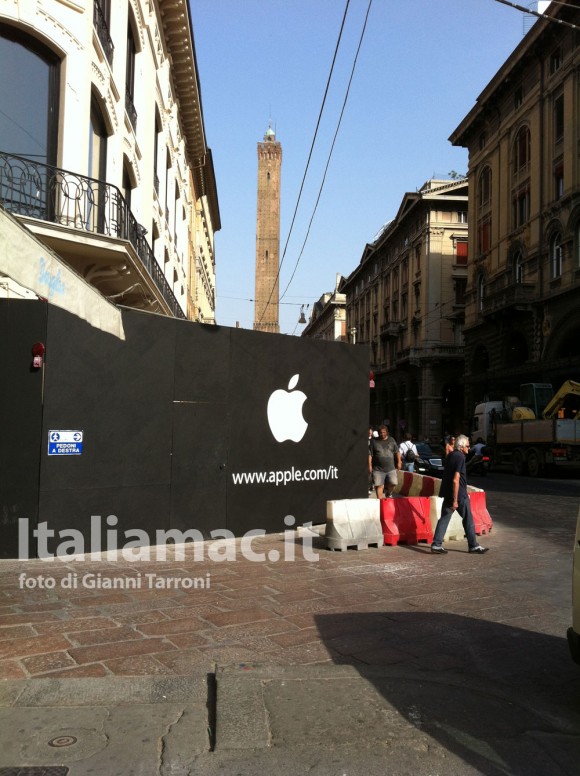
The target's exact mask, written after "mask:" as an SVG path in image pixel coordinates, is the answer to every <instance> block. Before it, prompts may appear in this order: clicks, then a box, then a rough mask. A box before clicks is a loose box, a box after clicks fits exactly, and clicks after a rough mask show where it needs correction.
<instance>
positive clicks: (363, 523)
mask: <svg viewBox="0 0 580 776" xmlns="http://www.w3.org/2000/svg"><path fill="white" fill-rule="evenodd" d="M324 539H325V542H326V546H327V548H328V549H329V550H348V549H357V550H366V549H368V547H370V546H375V547H382V546H383V544H384V540H383V531H382V528H381V520H380V511H379V502H378V501H377V500H376V499H370V498H364V499H362V498H360V499H358V498H357V499H340V500H337V501H327V502H326V526H325V531H324Z"/></svg>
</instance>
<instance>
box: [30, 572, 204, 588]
mask: <svg viewBox="0 0 580 776" xmlns="http://www.w3.org/2000/svg"><path fill="white" fill-rule="evenodd" d="M18 585H19V587H20V589H21V590H23V589H24V588H26V589H27V590H37V589H38V590H54V588H56V587H60V588H62V589H63V590H77V589H79V588H81V589H82V588H84V589H85V590H143V589H148V590H209V589H210V587H211V574H210V573H209V572H207V573H206V575H205V576H204V577H186V576H183V577H165V576H162V575H161V574H154V573H151V574H141V573H140V572H137V574H134V575H133V576H122V577H110V576H107V575H105V574H101V573H100V572H99V573H97V574H77V573H76V572H75V571H70V572H69V573H68V574H65V575H64V576H63V577H60V578H58V577H51V576H48V575H46V574H38V575H36V576H33V575H32V574H26V573H25V572H23V573H22V574H19V575H18Z"/></svg>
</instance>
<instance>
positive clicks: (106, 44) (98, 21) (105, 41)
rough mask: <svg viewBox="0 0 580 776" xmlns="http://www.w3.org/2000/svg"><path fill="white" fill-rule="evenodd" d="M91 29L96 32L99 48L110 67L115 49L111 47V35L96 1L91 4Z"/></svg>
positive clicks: (99, 5)
mask: <svg viewBox="0 0 580 776" xmlns="http://www.w3.org/2000/svg"><path fill="white" fill-rule="evenodd" d="M93 27H94V28H95V30H96V31H97V37H98V38H99V40H100V41H101V46H102V47H103V51H104V52H105V56H106V57H107V62H108V63H109V64H110V65H112V64H113V51H114V50H115V47H114V45H113V41H112V40H111V34H110V33H109V26H108V24H107V20H106V19H105V15H104V13H103V10H102V8H101V4H100V3H99V2H98V0H96V1H95V3H94V4H93Z"/></svg>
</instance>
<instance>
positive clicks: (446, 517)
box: [433, 496, 477, 548]
mask: <svg viewBox="0 0 580 776" xmlns="http://www.w3.org/2000/svg"><path fill="white" fill-rule="evenodd" d="M453 511H454V510H453V506H452V504H450V503H449V502H445V501H444V502H443V506H442V507H441V517H440V518H439V520H438V522H437V526H436V527H435V534H434V535H433V544H434V545H435V546H436V547H441V545H442V544H443V539H444V538H445V533H446V531H447V528H448V526H449V521H450V520H451V515H452V514H453ZM457 511H458V512H459V514H460V515H461V520H462V522H463V530H464V531H465V536H466V537H467V544H468V545H469V547H470V548H471V547H477V537H476V535H475V525H474V523H473V515H472V514H471V504H470V503H469V496H468V497H467V498H466V499H465V501H461V502H460V503H459V505H458V507H457Z"/></svg>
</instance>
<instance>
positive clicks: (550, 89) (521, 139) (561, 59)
mask: <svg viewBox="0 0 580 776" xmlns="http://www.w3.org/2000/svg"><path fill="white" fill-rule="evenodd" d="M546 13H547V15H548V16H551V17H553V18H554V19H557V20H558V21H557V22H556V21H553V20H549V19H540V20H538V21H537V22H536V23H535V25H534V26H533V27H532V28H531V30H530V31H529V32H528V34H527V35H526V37H525V38H524V39H523V40H522V42H521V43H520V44H519V46H518V47H517V48H516V49H515V50H514V51H513V52H512V54H511V55H510V57H509V58H508V59H507V60H506V62H505V63H504V64H503V65H502V67H501V68H500V69H499V70H498V72H497V73H496V75H495V76H494V78H493V79H492V80H491V81H490V83H489V84H488V85H487V86H486V88H485V89H484V91H483V92H482V94H480V95H479V97H478V99H477V102H476V105H475V107H474V108H473V109H472V110H471V111H470V113H469V114H468V115H467V116H466V117H465V118H464V119H463V121H462V122H461V124H460V125H459V127H458V128H457V129H456V130H455V131H454V133H453V134H452V136H451V138H450V139H451V142H452V143H453V144H455V145H459V146H464V147H466V148H468V149H469V171H468V176H469V257H470V261H469V266H468V283H467V290H466V309H465V332H464V334H465V386H466V391H465V399H466V410H465V411H466V415H467V416H469V415H470V414H471V413H472V411H473V407H474V405H475V403H476V402H478V401H482V400H483V399H484V398H486V397H490V398H496V397H498V398H499V397H500V396H502V395H516V396H517V395H518V391H519V386H520V385H521V384H523V383H528V382H548V383H552V385H553V387H554V390H556V389H557V388H558V387H559V386H560V384H561V383H562V382H563V381H564V380H566V379H568V378H573V379H576V380H578V379H580V114H579V108H580V105H579V100H578V97H579V94H580V48H579V44H580V38H579V37H578V30H577V29H573V28H572V27H571V26H568V24H572V25H576V27H578V26H580V10H579V9H578V7H577V6H576V7H574V4H572V3H560V4H555V3H552V4H551V5H550V7H549V8H548V9H547V11H546Z"/></svg>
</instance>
